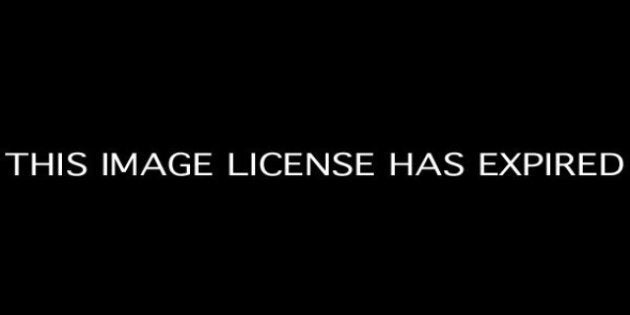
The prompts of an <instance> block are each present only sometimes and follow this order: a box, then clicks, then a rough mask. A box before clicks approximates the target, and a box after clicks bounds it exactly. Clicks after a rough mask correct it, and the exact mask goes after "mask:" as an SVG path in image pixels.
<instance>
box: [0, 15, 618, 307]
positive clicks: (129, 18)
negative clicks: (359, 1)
mask: <svg viewBox="0 0 630 315" xmlns="http://www.w3.org/2000/svg"><path fill="white" fill-rule="evenodd" d="M56 9H59V8H56ZM160 9H165V8H160ZM166 9H167V10H166V11H168V13H164V11H163V10H159V11H153V9H151V10H150V9H149V8H143V9H139V10H133V12H131V10H130V9H126V10H120V12H119V11H115V12H111V13H107V14H105V13H103V12H104V11H102V10H105V9H102V10H101V9H99V10H96V11H92V10H90V11H89V12H90V13H87V11H81V10H80V9H77V8H73V10H79V11H77V13H74V14H67V16H66V15H65V14H64V15H62V14H51V13H50V12H52V11H49V12H47V10H45V9H44V10H41V11H38V12H37V13H34V12H35V11H36V10H34V8H31V9H29V11H27V12H28V14H27V15H26V16H21V15H20V17H16V18H15V19H14V20H10V21H7V22H6V23H5V24H6V27H5V32H4V33H5V34H4V35H5V36H4V39H3V45H2V46H3V53H5V57H3V69H4V70H3V89H2V90H3V106H2V115H1V116H0V117H1V120H2V121H1V123H0V126H1V127H0V128H2V130H1V131H2V140H1V142H0V148H1V149H2V151H3V152H5V151H32V152H49V151H53V152H74V151H82V152H86V153H88V154H91V155H93V154H97V153H98V152H102V151H118V152H145V153H146V152H161V153H169V152H175V151H188V152H194V151H205V152H215V154H216V155H217V156H224V155H225V154H226V152H230V151H237V152H250V151H257V152H266V151H280V152H283V151H302V152H304V151H309V152H335V151H350V152H357V151H364V152H376V154H377V155H378V156H386V154H387V152H418V153H424V152H449V151H460V152H463V153H464V154H466V156H467V157H468V159H467V160H468V161H471V162H474V161H475V159H474V157H475V156H476V155H477V154H478V153H479V152H484V151H495V152H523V151H533V152H550V151H551V152H555V151H557V152H561V151H566V152H580V151H588V152H601V151H605V152H618V153H621V154H622V155H624V157H626V156H627V155H626V153H627V140H626V139H625V136H626V135H627V133H628V131H627V129H628V128H627V125H626V122H625V113H624V112H623V108H622V107H623V105H624V104H626V103H627V95H626V94H625V88H626V85H627V83H628V80H627V70H628V65H627V60H626V59H625V58H623V56H627V48H625V47H624V45H623V40H624V38H625V37H624V36H625V35H626V32H625V30H624V29H623V28H621V26H622V25H621V24H622V22H623V21H622V20H619V19H617V18H616V17H615V16H613V15H612V13H611V12H612V11H614V10H609V11H606V12H603V13H599V12H597V11H591V10H587V11H589V13H588V14H585V13H584V12H583V11H582V12H581V13H579V14H578V13H576V12H569V10H568V9H567V8H564V9H560V10H553V12H552V10H551V9H550V8H547V9H546V10H540V11H538V10H533V11H530V10H526V9H525V8H520V9H518V10H516V9H508V8H505V9H504V10H503V11H501V10H502V9H499V8H492V10H490V8H475V9H478V10H479V12H478V11H469V10H468V9H471V8H465V9H463V8H448V9H446V10H441V11H435V10H433V9H426V8H425V9H418V8H414V9H411V8H408V9H406V8H399V9H393V10H385V9H384V8H371V9H372V10H370V11H364V10H363V9H361V10H358V8H353V9H348V10H346V9H344V10H341V9H340V8H337V9H334V10H321V8H320V10H318V9H316V8H310V9H308V10H306V9H298V8H295V9H288V8H284V7H283V8H282V10H280V8H275V9H273V8H264V9H269V11H259V10H258V9H252V8H250V7H247V8H239V9H237V10H236V11H230V13H228V12H227V11H223V10H219V9H204V10H199V11H198V10H194V9H192V8H190V9H186V10H183V11H175V10H173V11H172V12H171V10H170V9H171V8H166ZM259 9H263V8H259ZM381 9H382V10H381ZM586 9H589V8H586ZM285 10H288V11H285ZM291 10H297V11H291ZM494 10H498V11H494ZM342 11H343V12H342ZM375 11H376V13H375ZM55 12H56V11H55ZM64 12H66V13H68V12H75V11H68V10H64ZM79 12H81V13H79ZM107 12H109V11H107ZM193 12H194V13H193ZM263 12H264V13H263ZM269 12H273V13H275V14H272V13H269ZM101 13H103V14H101ZM473 13H474V14H473ZM380 163H385V161H384V160H382V161H380ZM3 166H6V165H4V164H3ZM382 166H384V165H383V164H381V168H382ZM466 166H467V168H468V169H467V175H466V176H464V177H461V178H435V177H431V176H429V177H421V178H411V179H406V178H387V177H383V176H377V177H374V178H360V179H359V178H349V179H348V178H344V179H340V178H276V179H270V178H255V179H235V178H225V177H221V176H219V177H214V178H203V179H201V178H188V179H175V178H144V179H130V178H107V179H106V178H100V177H98V176H97V175H96V174H94V173H93V174H92V175H90V176H87V177H85V178H79V179H70V178H42V177H40V178H28V177H23V178H12V177H10V176H9V174H8V173H7V172H6V170H7V168H6V167H3V170H5V171H4V173H3V174H2V178H1V180H2V204H3V205H2V217H3V219H2V223H3V225H4V226H5V228H3V234H4V237H3V240H4V242H3V243H5V246H4V248H5V251H4V252H5V259H4V260H5V262H9V266H10V267H8V268H6V269H5V271H6V274H7V275H8V276H10V278H11V279H16V281H14V282H13V281H11V282H10V283H11V285H10V286H9V287H10V288H11V292H12V294H13V295H14V296H16V297H24V296H27V297H28V296H33V295H32V294H33V293H34V292H38V293H42V294H41V295H38V296H45V297H49V298H50V297H54V296H56V295H60V296H64V298H52V299H50V300H48V301H49V302H47V303H54V304H58V303H59V304H64V303H66V302H69V303H71V304H73V303H76V302H77V301H78V300H80V301H88V302H94V303H92V305H105V306H106V305H111V304H112V303H114V302H118V301H141V302H142V303H140V304H142V305H158V306H163V305H164V304H171V305H175V307H177V308H180V307H184V306H185V305H183V304H181V302H176V301H181V300H179V298H184V299H185V301H188V302H192V301H200V302H202V303H204V304H207V305H208V306H213V305H214V304H213V303H215V302H211V301H216V300H219V301H222V302H228V303H229V304H230V305H233V307H238V308H240V307H244V306H245V307H251V306H254V307H262V306H266V305H274V306H288V305H289V304H293V303H294V302H298V303H297V304H298V305H301V306H302V307H303V308H304V307H305V308H311V307H317V306H320V307H322V306H323V307H324V308H325V309H328V308H326V305H329V302H346V305H348V307H349V308H350V309H352V308H354V307H360V306H368V307H376V306H377V305H378V306H384V307H385V309H390V308H392V307H399V306H402V305H405V304H407V303H403V302H410V303H411V304H414V305H416V306H418V304H421V303H424V302H421V301H425V300H429V301H432V302H434V303H438V304H440V305H443V307H447V308H450V307H462V306H463V307H473V306H477V305H485V306H488V305H494V306H497V305H498V304H501V302H508V304H509V305H511V306H512V307H518V308H520V307H525V306H535V305H539V302H551V301H555V302H559V301H560V303H558V305H559V306H560V307H565V306H568V305H579V306H583V305H584V304H586V303H589V304H592V305H595V306H601V304H600V303H601V300H599V298H600V297H605V298H606V299H608V302H610V301H613V300H615V299H616V297H617V296H618V294H619V292H618V291H617V289H616V288H615V286H616V285H618V284H620V283H623V279H625V275H624V274H625V272H623V268H622V266H623V265H624V264H625V263H627V259H625V258H623V257H624V256H625V255H623V251H624V247H623V245H625V244H626V242H627V236H628V233H627V230H626V227H625V225H626V223H627V216H626V215H625V214H624V213H623V211H625V210H626V209H627V206H626V198H625V193H626V192H627V182H626V180H627V175H626V172H624V174H622V176H619V177H614V178H566V177H565V178H543V177H531V178H516V177H507V178H479V177H478V176H476V175H475V168H474V165H466ZM96 301H98V304H95V303H96ZM188 302H186V303H185V304H186V305H189V304H190V303H188ZM47 305H48V304H47ZM422 305H424V304H422ZM164 306H165V305H164ZM141 307H142V306H141Z"/></svg>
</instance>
